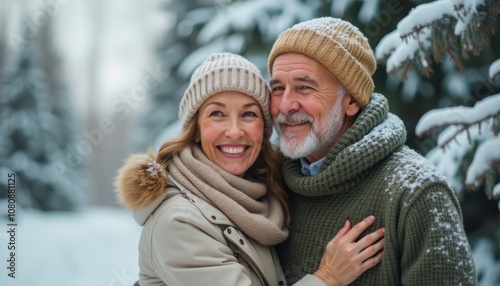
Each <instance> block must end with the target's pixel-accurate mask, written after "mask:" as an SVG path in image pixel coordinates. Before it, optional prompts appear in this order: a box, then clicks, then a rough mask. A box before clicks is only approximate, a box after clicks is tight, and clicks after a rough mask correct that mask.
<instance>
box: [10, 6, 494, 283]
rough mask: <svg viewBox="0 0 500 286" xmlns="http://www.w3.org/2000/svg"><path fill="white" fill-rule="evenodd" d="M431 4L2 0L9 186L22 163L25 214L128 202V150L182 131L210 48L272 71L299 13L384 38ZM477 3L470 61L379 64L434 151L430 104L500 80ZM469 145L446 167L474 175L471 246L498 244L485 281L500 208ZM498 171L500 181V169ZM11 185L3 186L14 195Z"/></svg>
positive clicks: (378, 78) (477, 95) (393, 99)
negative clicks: (117, 186)
mask: <svg viewBox="0 0 500 286" xmlns="http://www.w3.org/2000/svg"><path fill="white" fill-rule="evenodd" d="M450 1H451V0H450ZM428 2H433V1H395V0H371V1H368V0H366V1H361V0H337V1H335V0H324V1H321V0H275V1H265V0H248V1H243V0H241V1H237V0H191V1H174V0H148V1H130V0H129V1H118V0H86V1H84V0H18V1H13V0H0V120H1V121H0V134H1V136H0V171H1V172H0V174H1V179H0V186H1V188H2V190H5V189H7V185H6V184H7V175H6V174H8V173H15V174H16V177H17V181H16V188H17V193H16V195H17V204H18V209H19V210H18V211H19V212H22V211H26V212H28V211H30V210H35V211H37V212H39V213H58V214H61V213H62V214H63V215H71V214H74V213H78V212H82V211H85V210H86V209H89V208H95V207H105V208H111V209H120V208H119V206H118V205H117V204H116V201H115V197H114V193H113V179H114V176H115V174H116V170H117V169H118V168H119V167H120V165H121V164H122V161H123V159H124V158H125V157H126V156H127V155H128V154H130V153H133V152H143V151H146V150H147V149H148V148H149V147H151V148H153V149H156V148H158V145H159V144H160V143H161V142H162V141H163V140H165V138H167V137H170V136H172V135H173V134H175V132H176V130H178V125H177V112H178V103H179V101H180V98H181V97H182V95H183V93H184V90H185V88H186V86H187V83H188V81H189V77H190V75H191V73H192V72H193V71H194V69H195V68H196V67H197V66H198V65H199V64H200V63H201V62H202V61H203V60H204V59H205V58H206V57H207V56H208V55H210V54H211V53H213V52H221V51H229V52H233V53H237V54H241V55H243V56H245V57H247V58H248V59H249V60H250V61H252V62H254V63H255V64H256V65H257V66H258V67H259V68H260V69H261V71H262V74H263V75H264V76H265V77H268V73H267V65H266V64H267V53H268V52H269V50H270V48H271V46H272V44H273V41H274V40H275V39H276V37H277V36H278V35H279V33H280V32H282V31H283V30H285V29H286V28H289V27H291V26H292V25H293V24H295V23H298V22H300V21H304V20H308V19H311V18H315V17H319V16H334V17H341V18H343V19H345V20H348V21H350V22H352V23H353V24H355V25H356V26H357V27H359V28H360V30H362V31H363V32H364V34H365V35H366V36H367V38H368V40H369V42H370V44H371V46H372V48H373V49H374V50H375V49H376V48H377V46H378V44H379V43H380V41H381V39H382V38H383V37H384V36H386V35H387V34H389V33H390V32H392V31H394V30H396V28H397V25H398V23H399V22H400V21H401V20H402V19H403V18H405V17H406V16H408V14H409V13H410V11H411V10H412V9H413V8H415V7H417V6H418V5H422V4H425V3H428ZM452 2H453V1H452ZM454 2H456V3H458V4H459V3H462V2H466V1H459V0H455V1H454ZM476 2H478V3H480V4H481V3H482V4H481V5H483V7H490V8H491V7H493V8H492V11H490V10H488V11H487V12H486V13H488V14H489V15H490V18H493V19H494V21H493V32H492V33H491V32H488V33H486V32H484V33H485V34H487V35H486V36H487V37H486V39H487V41H485V42H484V43H481V44H482V45H481V47H480V48H481V49H480V53H477V54H473V55H472V54H471V55H470V57H469V58H462V59H461V61H460V62H461V63H462V64H463V67H462V68H463V70H462V71H461V70H460V69H459V68H457V65H456V64H455V63H453V61H451V60H450V57H448V56H444V58H443V59H442V60H440V61H439V60H434V61H431V66H430V67H431V68H432V72H431V73H429V74H427V75H422V74H421V73H420V72H419V70H418V69H417V67H416V66H413V65H409V66H407V67H408V68H405V69H404V71H403V73H402V72H395V73H394V74H393V75H392V76H389V75H388V74H387V71H386V66H385V63H384V62H382V61H381V62H380V63H379V66H378V69H377V71H376V73H375V75H374V81H375V85H376V87H375V91H377V92H380V93H382V94H384V95H385V96H386V97H387V98H388V99H389V103H390V109H391V111H392V112H393V113H395V114H397V115H398V116H400V117H401V118H402V119H403V121H404V123H405V125H406V128H407V130H408V139H407V144H408V145H409V146H410V147H412V148H413V149H415V150H416V151H418V152H419V153H421V154H423V155H426V154H429V152H430V151H432V150H435V149H436V145H437V140H438V136H439V133H440V130H437V131H436V130H434V131H433V132H431V133H430V134H428V135H427V136H425V137H422V138H420V137H417V136H416V135H415V126H416V125H417V123H418V121H419V119H420V118H421V117H422V115H423V114H424V113H426V112H427V111H429V110H431V109H435V108H443V107H448V106H457V105H464V106H469V107H471V106H474V105H475V104H476V103H477V102H479V101H480V100H482V99H484V98H486V97H489V96H491V95H495V94H498V93H499V92H500V83H499V82H498V81H497V82H494V81H493V82H492V81H490V80H489V76H488V68H489V66H490V64H491V63H492V62H493V61H495V60H497V59H499V58H500V35H499V32H500V30H499V29H496V28H497V27H498V25H499V24H498V23H497V21H498V13H500V8H499V4H498V2H499V1H489V0H485V1H476ZM458 4H457V5H458ZM447 21H450V20H449V19H448V20H447ZM490 21H492V20H491V19H490ZM495 30H496V33H495ZM437 37H439V36H437ZM447 40H448V38H446V39H442V41H443V42H447ZM403 76H405V77H406V80H402V79H401V77H403ZM497 120H499V119H498V115H497ZM495 136H496V135H495ZM465 144H469V145H470V146H471V148H468V152H466V153H464V154H462V155H461V156H460V158H455V160H454V161H453V163H454V165H453V166H451V165H450V166H447V167H446V166H445V168H449V169H453V170H456V172H455V173H454V174H452V176H454V178H453V180H455V181H458V182H462V183H461V185H458V186H455V191H456V193H457V195H458V196H459V198H460V201H461V206H462V211H463V215H464V223H465V228H466V232H467V234H468V236H469V241H470V242H471V245H472V246H473V248H475V249H477V248H479V245H481V247H486V248H485V252H482V253H481V254H480V256H481V255H483V256H484V253H488V257H487V259H484V260H482V261H487V262H484V263H483V262H482V261H479V260H478V261H477V262H476V264H477V265H476V266H477V268H478V273H479V274H480V279H482V280H483V281H495V282H496V283H500V274H499V273H500V266H498V265H499V263H498V261H499V260H500V222H499V216H500V212H499V208H500V206H499V204H498V200H494V199H488V197H487V196H486V195H485V188H487V186H485V185H484V184H483V185H481V186H478V187H477V188H475V189H474V190H469V189H467V188H466V187H465V183H463V181H464V177H465V172H466V170H467V168H468V166H469V164H470V162H471V160H472V158H473V155H474V150H475V148H476V147H477V144H478V143H477V142H476V141H474V140H472V143H465ZM499 149H500V147H499ZM491 176H492V178H493V179H492V180H493V182H497V183H498V181H499V180H498V178H499V175H498V169H496V170H495V169H493V171H492V175H491ZM491 176H490V177H491ZM451 179H452V178H450V180H451ZM5 197H6V193H5V192H3V191H2V192H1V193H0V199H2V198H5ZM1 207H2V209H0V212H2V213H6V210H7V208H6V207H4V206H3V205H2V206H1ZM4 210H5V211H4ZM126 219H129V220H132V218H131V217H126ZM481 241H488V244H486V246H485V244H479V243H480V242H481ZM0 247H3V245H2V246H0ZM133 247H134V248H135V246H133ZM123 251H126V250H123ZM2 275H3V273H2ZM486 277H488V278H486ZM0 279H1V278H0ZM487 279H488V280H487ZM0 281H1V280H0ZM2 285H6V284H3V283H2ZM57 285H59V284H57ZM61 285H65V284H61ZM74 285H76V284H74ZM78 285H79V284H78ZM82 285H83V284H82ZM483 285H487V284H486V282H485V283H484V284H483Z"/></svg>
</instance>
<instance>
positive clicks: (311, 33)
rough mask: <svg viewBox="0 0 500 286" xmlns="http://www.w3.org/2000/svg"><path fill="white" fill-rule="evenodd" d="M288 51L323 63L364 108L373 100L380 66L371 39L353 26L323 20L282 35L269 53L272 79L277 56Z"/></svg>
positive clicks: (326, 19)
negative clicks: (369, 41) (374, 81)
mask: <svg viewBox="0 0 500 286" xmlns="http://www.w3.org/2000/svg"><path fill="white" fill-rule="evenodd" d="M288 52H295V53H301V54H304V55H306V56H309V57H311V58H313V59H315V60H316V61H318V62H320V63H321V64H323V65H324V66H325V67H326V68H328V70H329V71H330V72H331V73H333V74H334V75H335V76H336V77H337V78H338V79H339V81H340V82H341V83H342V84H343V85H344V86H345V87H346V88H347V90H348V91H349V93H350V94H351V95H352V96H354V98H355V99H356V100H357V101H358V102H359V104H360V105H361V107H362V108H363V107H365V106H366V105H367V104H368V102H369V101H370V96H371V94H372V92H373V89H374V87H375V85H374V83H373V80H372V75H373V73H374V72H375V69H376V68H377V63H376V61H375V57H374V55H373V50H372V49H371V47H370V44H369V43H368V40H367V39H366V38H365V36H364V35H363V34H362V33H361V32H360V31H359V29H358V28H356V27H355V26H353V25H352V24H351V23H349V22H346V21H344V20H341V19H336V18H332V17H323V18H316V19H312V20H309V21H305V22H302V23H299V24H296V25H294V26H293V27H291V28H290V29H288V30H286V31H284V32H283V33H281V35H279V37H278V39H277V40H276V42H274V46H273V48H272V49H271V53H270V54H269V59H268V68H269V74H270V75H271V77H272V68H273V63H274V60H275V59H276V57H277V56H279V55H280V54H283V53H288Z"/></svg>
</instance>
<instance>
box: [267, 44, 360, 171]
mask: <svg viewBox="0 0 500 286" xmlns="http://www.w3.org/2000/svg"><path fill="white" fill-rule="evenodd" d="M272 74H273V77H272V79H271V83H270V85H271V89H272V96H271V114H272V116H273V120H274V126H275V128H276V131H277V132H278V134H279V135H280V149H281V151H282V152H283V154H284V155H285V156H287V157H290V158H300V157H306V158H307V159H308V160H309V161H310V162H315V161H317V160H319V159H321V158H323V157H324V156H326V154H327V153H328V151H329V150H330V149H331V148H332V147H333V145H334V144H335V142H337V141H338V139H339V138H340V137H341V135H342V134H343V132H345V124H344V123H345V120H344V118H345V115H346V110H349V112H350V107H349V105H350V102H349V100H350V98H351V97H350V96H349V95H347V96H343V95H340V96H339V95H338V91H339V88H338V84H339V82H338V79H337V78H336V77H335V76H334V75H333V74H332V73H331V72H330V71H329V70H328V69H327V68H326V67H325V66H323V65H322V64H320V63H319V62H317V61H316V60H314V59H312V58H310V57H308V56H305V55H303V54H299V53H284V54H281V55H279V56H278V57H277V58H276V59H275V61H274V63H273V67H272ZM356 112H357V110H356Z"/></svg>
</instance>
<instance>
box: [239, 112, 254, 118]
mask: <svg viewBox="0 0 500 286" xmlns="http://www.w3.org/2000/svg"><path fill="white" fill-rule="evenodd" d="M242 116H243V117H257V113H255V112H253V111H246V112H244V113H243V115H242Z"/></svg>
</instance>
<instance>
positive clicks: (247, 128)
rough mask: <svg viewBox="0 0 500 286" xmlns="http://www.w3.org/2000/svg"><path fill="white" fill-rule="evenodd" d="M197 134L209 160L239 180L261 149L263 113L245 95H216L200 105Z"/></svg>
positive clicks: (234, 93) (226, 93) (224, 93)
mask: <svg viewBox="0 0 500 286" xmlns="http://www.w3.org/2000/svg"><path fill="white" fill-rule="evenodd" d="M197 134H198V138H199V139H200V142H201V148H202V150H203V153H204V154H205V155H206V156H207V157H208V159H210V160H211V161H212V162H214V163H215V164H217V165H218V166H219V167H221V168H222V169H223V170H225V171H226V172H228V173H230V174H233V175H236V176H240V177H241V176H243V175H244V174H245V172H246V171H247V170H248V169H249V168H250V167H251V166H252V165H253V163H255V160H257V157H258V156H259V153H260V151H261V148H262V141H263V138H264V119H263V115H262V111H261V110H260V106H259V104H258V103H257V101H256V100H255V99H253V98H252V97H250V96H248V95H246V94H244V93H241V92H235V91H224V92H219V93H217V94H215V95H213V96H211V97H209V98H208V99H207V100H206V101H205V102H204V103H203V104H202V105H201V107H200V110H199V113H198V131H197Z"/></svg>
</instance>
